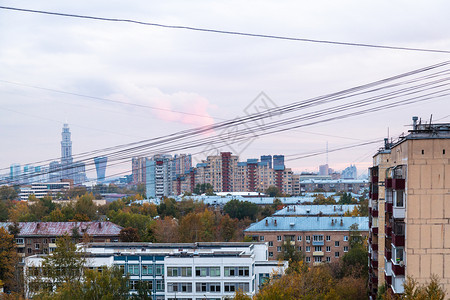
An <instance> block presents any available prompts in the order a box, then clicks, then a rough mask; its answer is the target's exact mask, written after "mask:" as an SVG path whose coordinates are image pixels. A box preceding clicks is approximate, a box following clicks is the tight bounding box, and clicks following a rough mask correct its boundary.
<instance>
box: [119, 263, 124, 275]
mask: <svg viewBox="0 0 450 300" xmlns="http://www.w3.org/2000/svg"><path fill="white" fill-rule="evenodd" d="M119 270H120V273H122V274H125V266H124V265H119Z"/></svg>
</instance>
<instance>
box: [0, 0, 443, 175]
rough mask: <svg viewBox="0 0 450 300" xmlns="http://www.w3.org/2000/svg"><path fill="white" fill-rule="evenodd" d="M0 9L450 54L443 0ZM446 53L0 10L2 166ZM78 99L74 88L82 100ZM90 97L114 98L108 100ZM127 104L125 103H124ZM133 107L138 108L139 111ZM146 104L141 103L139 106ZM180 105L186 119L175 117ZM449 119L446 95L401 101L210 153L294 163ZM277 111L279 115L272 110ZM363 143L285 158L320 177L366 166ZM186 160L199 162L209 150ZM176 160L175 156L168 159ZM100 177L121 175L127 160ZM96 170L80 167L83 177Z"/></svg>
mask: <svg viewBox="0 0 450 300" xmlns="http://www.w3.org/2000/svg"><path fill="white" fill-rule="evenodd" d="M0 6H7V7H18V8H25V9H32V10H45V11H51V12H60V13H68V14H79V15H89V16H96V17H104V18H121V19H132V20H136V21H142V22H150V23H160V24H168V25H181V26H191V27H201V28H208V29H218V30H226V31H239V32H249V33H257V34H265V35H276V36H289V37H296V38H305V39H317V40H329V41H341V42H353V43H367V44H377V45H390V46H398V47H413V48H427V49H440V50H450V36H449V35H448V29H449V28H450V18H448V12H449V11H450V2H448V1H444V0H442V1H433V4H432V5H430V3H429V2H428V1H395V2H393V1H384V0H382V1H360V0H355V1H345V0H344V1H282V2H280V1H132V2H129V1H127V2H124V1H112V0H108V1H106V0H99V1H84V0H82V1H56V0H54V1H51V0H41V1H39V2H36V1H30V0H22V1H8V0H0ZM449 57H450V55H449V54H445V53H430V52H418V51H404V50H392V49H378V48H365V47H355V46H342V45H331V44H323V43H308V42H301V41H288V40H276V39H267V38H256V37H248V36H236V35H223V34H215V33H208V32H198V31H188V30H181V29H169V28H161V27H154V26H144V25H139V24H131V23H123V22H105V21H98V20H87V19H77V18H69V17H61V16H51V15H42V14H36V13H26V12H18V11H10V10H4V9H0V141H1V146H2V147H1V152H0V153H1V155H0V173H5V172H7V171H8V170H7V169H8V168H9V166H10V165H11V164H12V163H20V164H21V165H25V164H36V162H39V161H43V160H49V159H58V158H59V157H60V140H61V130H62V126H63V124H64V123H65V122H67V123H68V124H69V126H70V130H71V132H72V142H73V153H74V154H77V153H83V152H88V151H93V150H97V149H103V148H106V147H112V146H115V145H119V144H126V143H132V142H135V141H139V140H143V139H150V138H153V137H156V136H162V135H167V134H171V133H174V132H179V131H181V130H186V129H190V128H195V127H198V126H203V125H210V124H212V123H214V122H219V121H221V120H224V119H234V118H236V117H242V116H245V115H246V114H248V113H249V111H251V110H252V109H254V108H255V107H256V106H257V104H258V101H261V100H260V98H258V96H259V95H261V92H263V93H264V95H266V97H267V98H268V99H270V103H271V105H272V106H274V107H277V106H282V105H286V104H289V103H292V102H294V101H301V100H305V99H309V98H312V97H316V96H320V95H325V94H328V93H333V92H337V91H341V90H343V89H347V88H350V87H354V86H357V85H361V84H365V83H368V82H372V81H375V80H380V79H383V78H386V77H389V76H394V75H397V74H400V73H403V72H407V71H411V70H414V69H418V68H422V67H425V66H428V65H433V64H436V63H440V62H443V61H446V60H449ZM81 95H82V96H81ZM101 99H108V100H114V101H119V102H121V103H119V102H111V101H105V100H101ZM123 102H125V103H128V104H132V105H126V104H124V103H123ZM136 104H137V105H141V106H136ZM150 107H152V108H150ZM178 112H183V113H184V114H183V113H181V114H180V113H178ZM414 115H417V116H419V117H420V118H422V119H424V120H428V119H430V116H431V115H432V118H433V120H438V121H439V122H450V98H449V97H443V98H439V99H436V100H431V101H427V102H423V103H418V104H412V105H407V106H401V107H398V108H393V109H389V110H383V111H380V112H375V113H371V114H366V115H362V116H355V117H350V118H347V119H344V120H340V121H335V122H330V123H324V124H318V125H313V126H309V127H305V128H301V129H296V130H292V131H288V132H283V133H278V134H273V135H267V136H262V137H259V138H255V139H252V140H251V141H249V143H247V144H246V145H231V147H221V148H220V149H218V150H216V151H232V152H233V153H234V154H239V155H240V157H241V160H245V159H247V158H254V157H259V156H260V155H265V154H272V155H274V154H284V155H286V156H287V157H289V156H290V157H297V156H298V155H300V156H301V155H303V154H308V153H312V152H317V151H325V149H326V147H327V145H328V149H330V150H331V149H335V148H340V147H346V146H348V145H352V144H356V143H361V142H365V141H370V140H374V139H380V141H381V140H382V139H383V138H384V137H387V136H388V134H389V137H393V138H395V137H397V136H399V135H400V134H401V133H403V132H407V130H408V129H409V127H408V126H407V125H410V124H411V117H412V116H414ZM281 117H283V116H281ZM381 146H382V142H380V143H379V144H370V145H366V146H362V147H356V148H351V149H346V150H342V151H335V152H331V151H330V153H329V154H328V156H327V155H326V154H321V155H316V156H311V157H308V158H303V159H297V160H290V161H288V162H287V163H286V165H287V167H291V168H292V169H293V170H294V171H295V172H301V171H317V170H318V166H319V165H321V164H324V163H326V162H327V161H328V164H329V166H330V167H331V168H333V169H336V170H342V169H344V168H345V167H347V166H349V165H350V164H356V166H357V168H358V171H359V172H360V173H364V172H366V170H367V167H368V166H369V165H370V164H371V159H372V155H373V154H375V152H376V150H377V149H378V148H379V147H381ZM202 151H203V150H202V149H201V148H200V149H193V150H192V151H190V152H192V153H197V152H201V154H197V155H196V156H195V157H194V162H197V161H200V160H201V159H204V158H205V157H204V156H205V155H206V150H205V151H203V152H202ZM172 154H173V153H172ZM115 168H116V170H114V168H111V167H110V168H108V169H107V176H112V175H113V174H118V173H120V172H127V171H130V170H131V159H130V161H129V162H128V161H127V162H125V163H124V164H122V165H118V166H116V167H115ZM93 174H94V173H93V172H90V174H89V175H90V176H91V177H93V176H94V175H93Z"/></svg>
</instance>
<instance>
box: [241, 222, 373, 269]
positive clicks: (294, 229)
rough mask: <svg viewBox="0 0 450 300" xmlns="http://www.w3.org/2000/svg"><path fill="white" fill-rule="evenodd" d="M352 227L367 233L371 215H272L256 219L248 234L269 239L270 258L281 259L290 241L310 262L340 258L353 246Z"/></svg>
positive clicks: (361, 232)
mask: <svg viewBox="0 0 450 300" xmlns="http://www.w3.org/2000/svg"><path fill="white" fill-rule="evenodd" d="M351 227H353V228H351ZM351 230H355V231H357V232H359V233H360V234H361V235H362V236H363V237H366V236H367V234H368V230H369V219H368V217H336V216H330V217H319V216H315V217H284V216H283V217H278V216H272V217H267V218H265V219H263V220H262V221H259V222H257V223H253V224H252V225H250V227H248V228H247V229H245V230H244V234H245V235H246V236H249V237H251V238H252V240H254V241H259V242H267V243H268V247H269V250H268V251H269V252H268V256H269V260H275V259H277V258H278V256H279V255H281V254H282V251H283V244H284V243H290V244H291V245H293V246H295V247H296V248H297V250H298V251H300V252H302V253H303V254H304V255H305V261H306V262H307V263H310V262H314V263H320V262H333V261H336V260H338V259H339V258H341V257H342V256H343V255H344V254H345V253H346V252H347V251H348V250H349V237H350V231H351Z"/></svg>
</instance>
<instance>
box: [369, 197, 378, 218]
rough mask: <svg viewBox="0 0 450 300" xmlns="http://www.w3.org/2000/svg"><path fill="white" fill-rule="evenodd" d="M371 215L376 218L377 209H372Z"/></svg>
mask: <svg viewBox="0 0 450 300" xmlns="http://www.w3.org/2000/svg"><path fill="white" fill-rule="evenodd" d="M377 197H378V194H377ZM371 215H372V217H374V218H378V208H377V209H372V211H371Z"/></svg>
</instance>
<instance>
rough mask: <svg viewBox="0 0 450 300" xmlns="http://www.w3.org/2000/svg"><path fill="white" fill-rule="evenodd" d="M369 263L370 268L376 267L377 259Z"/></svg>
mask: <svg viewBox="0 0 450 300" xmlns="http://www.w3.org/2000/svg"><path fill="white" fill-rule="evenodd" d="M370 265H371V266H372V268H374V269H378V260H371V261H370Z"/></svg>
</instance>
